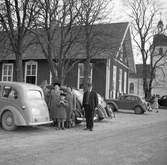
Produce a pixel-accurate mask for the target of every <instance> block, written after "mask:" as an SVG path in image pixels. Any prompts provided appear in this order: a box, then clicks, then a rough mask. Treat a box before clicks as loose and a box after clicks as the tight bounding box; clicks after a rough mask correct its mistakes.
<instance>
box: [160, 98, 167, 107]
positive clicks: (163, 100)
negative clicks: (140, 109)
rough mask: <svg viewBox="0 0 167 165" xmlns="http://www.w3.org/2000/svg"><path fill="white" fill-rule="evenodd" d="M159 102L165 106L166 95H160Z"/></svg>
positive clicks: (166, 103)
mask: <svg viewBox="0 0 167 165" xmlns="http://www.w3.org/2000/svg"><path fill="white" fill-rule="evenodd" d="M160 104H161V106H167V96H162V98H161V101H160Z"/></svg>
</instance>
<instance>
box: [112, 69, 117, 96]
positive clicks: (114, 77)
mask: <svg viewBox="0 0 167 165" xmlns="http://www.w3.org/2000/svg"><path fill="white" fill-rule="evenodd" d="M116 84H117V67H116V66H113V98H114V99H115V97H116Z"/></svg>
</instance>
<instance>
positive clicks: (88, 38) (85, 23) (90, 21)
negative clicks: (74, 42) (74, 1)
mask: <svg viewBox="0 0 167 165" xmlns="http://www.w3.org/2000/svg"><path fill="white" fill-rule="evenodd" d="M110 2H111V0H107V1H105V0H81V1H80V3H81V10H80V11H81V12H80V15H79V16H80V17H79V20H80V23H81V27H82V31H81V36H82V39H81V41H80V44H81V45H82V49H83V50H84V52H85V61H84V79H83V88H84V90H85V87H86V86H85V85H86V84H87V83H88V82H89V81H90V80H89V75H90V71H91V67H93V66H91V65H90V62H91V59H92V58H93V57H95V56H97V55H98V54H100V53H102V52H103V51H104V49H105V45H104V44H103V45H102V43H101V42H99V41H100V37H101V36H103V35H104V34H103V33H102V31H101V32H100V31H97V28H96V27H95V26H96V24H97V23H101V22H103V21H104V20H105V19H106V18H107V15H108V14H109V13H107V7H108V8H109V6H108V5H109V4H110Z"/></svg>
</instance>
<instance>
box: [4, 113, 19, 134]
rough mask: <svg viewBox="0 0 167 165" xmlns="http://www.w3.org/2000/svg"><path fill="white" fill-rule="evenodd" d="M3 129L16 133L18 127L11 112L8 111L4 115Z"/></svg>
mask: <svg viewBox="0 0 167 165" xmlns="http://www.w3.org/2000/svg"><path fill="white" fill-rule="evenodd" d="M2 127H3V129H4V130H6V131H14V130H15V129H16V128H17V126H16V125H15V123H14V116H13V113H12V112H11V111H6V112H5V113H4V114H3V115H2Z"/></svg>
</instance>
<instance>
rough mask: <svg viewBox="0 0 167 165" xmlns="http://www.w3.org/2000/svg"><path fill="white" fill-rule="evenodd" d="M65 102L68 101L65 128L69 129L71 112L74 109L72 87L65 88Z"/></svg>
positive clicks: (74, 102)
mask: <svg viewBox="0 0 167 165" xmlns="http://www.w3.org/2000/svg"><path fill="white" fill-rule="evenodd" d="M66 100H67V101H68V108H67V120H66V123H67V128H70V127H71V121H72V113H73V110H75V109H76V95H75V94H74V93H73V92H72V87H70V86H68V87H67V95H66Z"/></svg>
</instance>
